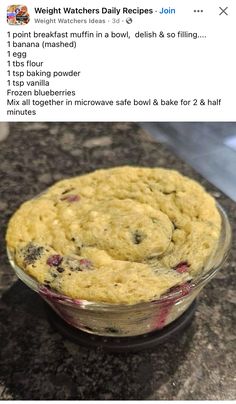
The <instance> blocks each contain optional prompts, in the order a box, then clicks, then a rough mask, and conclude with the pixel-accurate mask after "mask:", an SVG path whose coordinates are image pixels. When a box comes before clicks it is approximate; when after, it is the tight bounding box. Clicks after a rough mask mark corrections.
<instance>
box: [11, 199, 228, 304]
mask: <svg viewBox="0 0 236 404" xmlns="http://www.w3.org/2000/svg"><path fill="white" fill-rule="evenodd" d="M216 206H217V209H218V211H219V213H220V215H221V219H222V221H221V234H220V238H219V241H218V245H217V248H216V250H215V253H214V255H213V256H212V257H211V260H214V258H215V256H216V255H217V252H218V249H219V247H220V246H221V243H222V241H223V246H222V250H223V254H222V257H221V259H220V260H219V262H217V263H216V264H215V265H214V264H213V266H212V268H211V269H209V270H208V271H206V272H205V273H203V274H200V276H199V277H198V278H196V279H195V281H193V282H191V283H189V289H190V290H189V292H187V293H186V295H185V296H189V294H191V293H192V292H194V291H195V290H197V289H198V288H199V287H201V286H204V285H205V284H206V283H207V282H208V281H209V280H210V279H211V278H213V277H214V275H215V273H216V272H217V271H218V270H219V269H220V267H221V266H222V264H223V263H224V262H225V260H226V258H227V256H228V254H229V251H230V247H231V243H232V230H231V226H230V222H229V219H228V216H227V214H226V212H225V210H224V208H223V207H222V206H221V205H220V204H219V202H217V201H216ZM222 232H223V234H222ZM7 255H8V259H9V261H10V264H11V266H12V267H13V269H14V271H15V273H16V275H17V276H18V278H19V279H21V281H22V282H24V283H25V284H26V285H27V286H28V287H30V288H31V289H33V290H34V291H36V292H37V293H39V294H40V295H44V296H45V297H49V298H50V297H51V298H52V299H55V300H57V301H59V302H60V303H63V304H67V305H70V306H79V307H80V308H85V307H86V308H88V309H91V310H93V309H104V310H106V309H107V310H112V309H114V310H116V309H119V310H128V309H136V308H137V309H138V308H142V307H144V306H146V307H148V305H150V304H151V305H157V304H164V303H167V304H168V303H169V302H170V301H175V302H177V301H179V300H180V299H181V298H184V297H185V296H184V295H183V292H182V290H181V288H180V289H179V290H174V291H169V292H167V293H166V294H165V295H163V296H161V297H159V298H158V299H153V300H148V301H144V302H139V303H134V304H127V303H105V302H95V301H89V300H85V299H80V298H76V299H74V298H71V297H69V296H66V295H63V294H61V293H58V292H57V291H55V290H52V289H49V288H48V287H47V286H45V285H40V282H38V281H37V280H36V279H34V278H33V277H31V276H30V275H28V274H27V273H26V272H25V271H24V270H23V269H21V268H20V267H19V266H18V265H17V264H16V263H15V261H14V259H13V257H12V255H11V252H10V250H9V248H8V247H7ZM208 263H209V261H208ZM182 285H183V284H182ZM178 286H181V285H178ZM178 286H177V288H178Z"/></svg>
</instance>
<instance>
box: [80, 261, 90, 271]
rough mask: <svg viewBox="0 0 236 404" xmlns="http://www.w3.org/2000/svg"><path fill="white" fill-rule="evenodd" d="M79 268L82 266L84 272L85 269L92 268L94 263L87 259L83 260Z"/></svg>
mask: <svg viewBox="0 0 236 404" xmlns="http://www.w3.org/2000/svg"><path fill="white" fill-rule="evenodd" d="M79 266H80V268H81V270H82V271H83V269H89V268H91V266H92V262H91V261H90V260H88V259H86V258H82V259H81V260H79Z"/></svg>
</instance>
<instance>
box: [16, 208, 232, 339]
mask: <svg viewBox="0 0 236 404" xmlns="http://www.w3.org/2000/svg"><path fill="white" fill-rule="evenodd" d="M217 206H218V210H219V213H220V215H221V219H222V229H221V235H220V239H219V243H218V246H217V249H216V252H215V253H214V255H213V256H212V257H211V259H210V260H209V261H208V263H207V265H206V267H205V268H204V271H203V273H201V276H200V277H199V278H195V279H194V280H193V281H192V282H191V283H186V284H183V285H181V286H178V287H176V288H174V289H172V290H170V291H169V292H168V293H167V294H166V295H163V296H162V297H161V298H159V299H157V300H153V301H150V302H145V303H139V304H134V305H125V304H120V305H119V304H107V303H96V302H90V301H87V300H79V299H71V298H69V297H67V296H64V295H61V294H59V293H57V292H56V291H55V292H54V291H52V290H51V289H49V288H47V287H45V286H43V285H41V284H39V283H38V282H37V281H36V280H35V279H33V278H31V277H30V276H29V275H27V274H26V273H25V272H24V271H23V270H22V269H21V268H19V267H18V266H17V265H16V263H15V261H14V257H13V256H12V255H11V253H10V251H9V250H8V257H9V260H10V263H11V265H12V267H13V269H14V270H15V272H16V275H17V276H18V277H19V278H20V279H21V280H22V281H23V282H24V283H25V284H26V285H27V286H29V287H30V288H31V289H33V290H34V291H36V292H37V293H39V294H40V296H41V297H42V298H43V299H44V300H45V301H46V302H47V303H48V304H49V305H50V306H51V307H52V308H53V310H54V311H55V312H56V313H57V314H59V316H60V317H62V318H63V320H65V321H66V322H67V323H69V324H70V325H72V326H73V327H75V328H78V329H80V330H83V331H86V332H88V333H91V334H96V335H103V336H109V337H111V336H113V337H127V336H135V335H141V334H145V333H148V332H152V331H155V330H157V329H161V328H163V327H165V326H166V325H167V324H170V323H171V322H172V321H174V320H176V319H177V318H178V317H179V316H181V314H183V313H184V312H185V311H186V310H187V308H188V307H189V306H190V304H191V303H192V302H193V301H194V299H196V297H197V295H198V294H199V292H200V291H201V289H202V288H203V287H204V286H205V285H206V284H207V283H208V282H209V281H210V279H212V278H213V277H214V276H215V274H216V273H217V271H218V270H219V269H220V268H221V266H222V264H223V263H224V261H225V259H226V257H227V255H228V252H229V249H230V245H231V228H230V224H229V220H228V217H227V215H226V213H225V211H224V210H223V208H222V207H221V206H220V205H219V204H218V205H217Z"/></svg>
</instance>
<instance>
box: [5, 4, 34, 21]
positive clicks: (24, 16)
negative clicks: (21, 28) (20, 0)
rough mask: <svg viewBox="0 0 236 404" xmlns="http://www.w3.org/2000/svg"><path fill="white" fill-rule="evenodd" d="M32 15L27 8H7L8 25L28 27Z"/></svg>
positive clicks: (20, 6)
mask: <svg viewBox="0 0 236 404" xmlns="http://www.w3.org/2000/svg"><path fill="white" fill-rule="evenodd" d="M29 20H30V15H29V12H28V9H27V7H26V6H23V5H20V4H14V5H11V6H8V7H7V23H8V24H9V25H26V24H28V22H29Z"/></svg>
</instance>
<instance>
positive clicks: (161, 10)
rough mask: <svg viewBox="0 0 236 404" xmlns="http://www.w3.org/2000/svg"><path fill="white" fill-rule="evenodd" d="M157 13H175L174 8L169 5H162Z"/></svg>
mask: <svg viewBox="0 0 236 404" xmlns="http://www.w3.org/2000/svg"><path fill="white" fill-rule="evenodd" d="M159 14H175V8H171V7H168V8H164V7H162V8H161V9H160V11H159Z"/></svg>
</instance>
